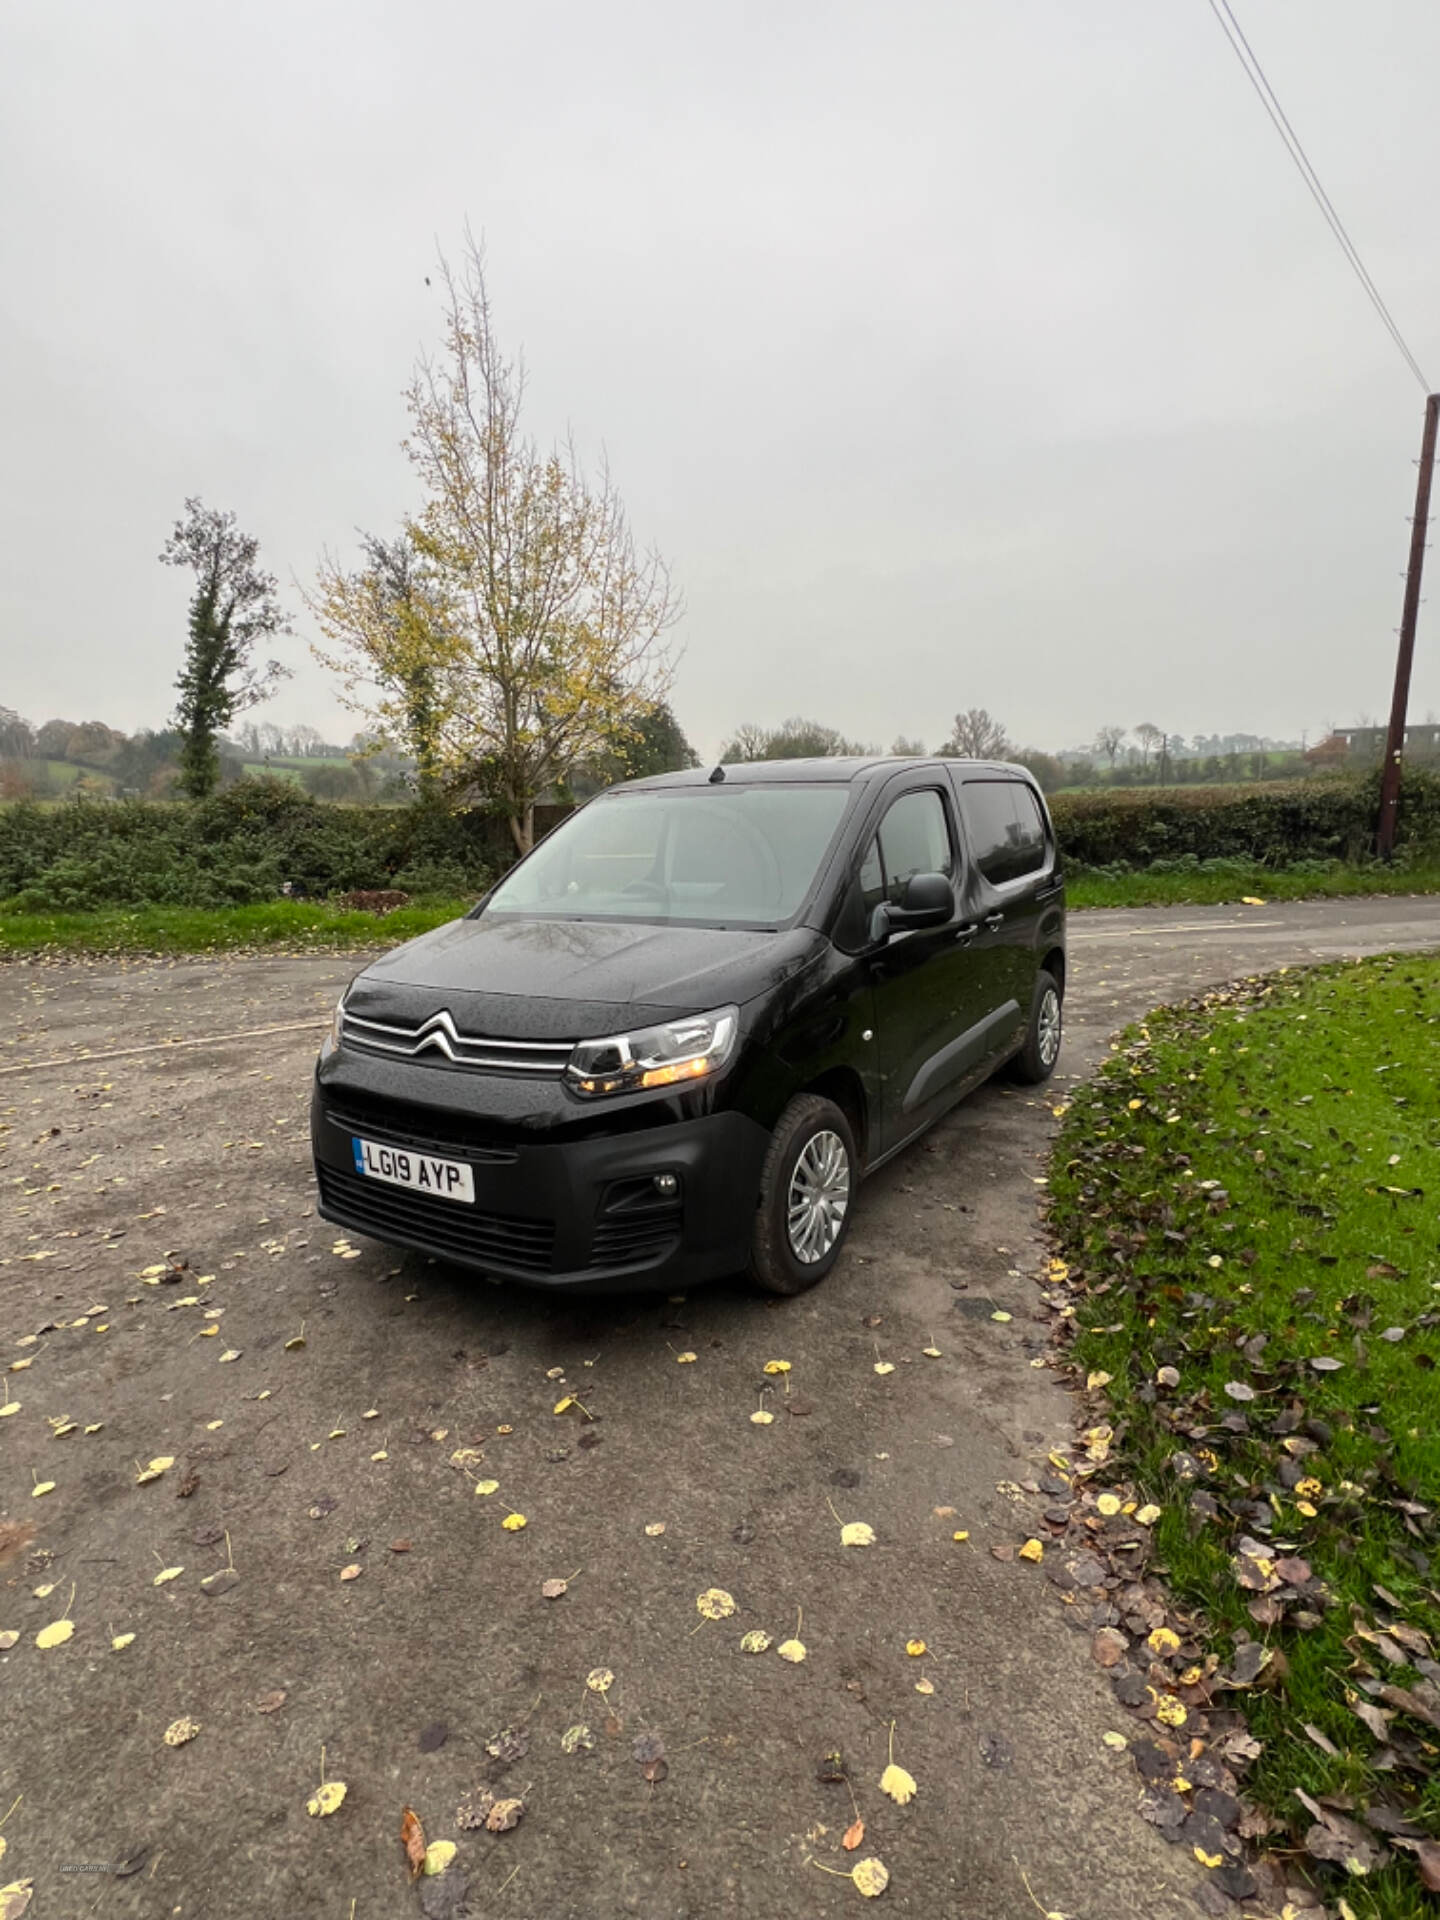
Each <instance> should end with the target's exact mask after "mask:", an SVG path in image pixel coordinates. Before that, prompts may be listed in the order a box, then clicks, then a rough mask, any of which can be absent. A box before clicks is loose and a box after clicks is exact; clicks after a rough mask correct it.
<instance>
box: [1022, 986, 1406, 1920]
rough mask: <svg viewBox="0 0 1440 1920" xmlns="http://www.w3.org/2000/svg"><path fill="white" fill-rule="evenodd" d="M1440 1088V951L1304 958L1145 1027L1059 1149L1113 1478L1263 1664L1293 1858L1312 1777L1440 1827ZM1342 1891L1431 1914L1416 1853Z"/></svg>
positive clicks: (1086, 1370) (1199, 1595)
mask: <svg viewBox="0 0 1440 1920" xmlns="http://www.w3.org/2000/svg"><path fill="white" fill-rule="evenodd" d="M1437 1081H1440V959H1437V958H1435V957H1430V956H1426V957H1409V956H1406V957H1402V958H1398V959H1386V960H1381V961H1370V962H1364V963H1360V964H1350V965H1346V966H1343V967H1338V968H1326V969H1323V970H1320V971H1317V972H1313V973H1305V974H1289V973H1287V974H1283V975H1280V976H1277V977H1275V978H1273V979H1271V980H1268V981H1264V982H1258V983H1251V984H1250V985H1248V986H1245V987H1243V988H1240V989H1235V990H1232V991H1229V992H1226V993H1221V994H1214V995H1211V996H1209V997H1208V998H1207V999H1206V1000H1205V1001H1204V1002H1203V1003H1201V1004H1196V1005H1192V1006H1190V1007H1188V1008H1182V1009H1174V1010H1168V1011H1167V1010H1162V1011H1161V1012H1159V1013H1157V1014H1155V1015H1152V1016H1151V1018H1150V1019H1149V1020H1148V1021H1146V1022H1144V1023H1143V1024H1142V1025H1141V1026H1140V1027H1138V1028H1135V1029H1132V1030H1131V1031H1130V1032H1129V1033H1128V1034H1127V1035H1126V1036H1125V1037H1124V1039H1123V1040H1122V1042H1121V1043H1120V1046H1119V1049H1118V1051H1117V1052H1116V1054H1115V1055H1114V1057H1113V1058H1112V1059H1111V1061H1110V1062H1109V1063H1108V1065H1107V1067H1106V1069H1105V1070H1104V1071H1103V1072H1102V1074H1101V1075H1100V1076H1099V1078H1098V1080H1097V1081H1096V1082H1094V1083H1092V1084H1091V1085H1090V1086H1088V1087H1086V1088H1084V1089H1082V1090H1081V1091H1080V1092H1079V1093H1077V1094H1076V1096H1075V1098H1074V1101H1073V1104H1072V1105H1071V1107H1070V1110H1069V1112H1068V1113H1067V1114H1066V1116H1065V1120H1064V1126H1063V1128H1062V1132H1061V1136H1060V1140H1059V1144H1058V1146H1057V1149H1056V1152H1055V1157H1054V1162H1053V1173H1052V1180H1051V1194H1052V1207H1053V1215H1052V1219H1053V1226H1054V1229H1055V1231H1056V1234H1057V1236H1058V1241H1059V1251H1060V1253H1061V1255H1062V1257H1063V1258H1064V1259H1065V1260H1066V1261H1067V1262H1068V1263H1069V1267H1070V1275H1069V1280H1068V1285H1069V1287H1070V1288H1071V1290H1072V1291H1071V1298H1072V1299H1073V1300H1074V1301H1075V1303H1076V1307H1077V1314H1076V1324H1077V1326H1078V1329H1079V1333H1078V1339H1077V1344H1076V1347H1075V1358H1076V1360H1077V1361H1078V1363H1079V1367H1080V1370H1081V1374H1082V1377H1086V1378H1089V1379H1095V1378H1096V1377H1097V1376H1099V1378H1098V1380H1097V1387H1098V1388H1103V1391H1104V1394H1105V1397H1106V1399H1107V1400H1108V1403H1109V1408H1110V1412H1109V1415H1108V1418H1109V1420H1110V1422H1111V1423H1112V1424H1113V1426H1114V1428H1115V1431H1116V1435H1117V1454H1118V1457H1115V1456H1112V1464H1111V1468H1110V1469H1109V1471H1111V1472H1112V1473H1113V1474H1114V1475H1115V1477H1117V1478H1121V1479H1124V1480H1125V1481H1128V1482H1129V1483H1130V1484H1131V1485H1133V1487H1134V1489H1135V1497H1136V1498H1137V1499H1143V1500H1145V1501H1149V1502H1154V1503H1155V1504H1156V1505H1157V1506H1159V1507H1160V1508H1161V1509H1162V1512H1161V1517H1160V1518H1159V1520H1158V1522H1157V1523H1156V1524H1155V1528H1154V1542H1155V1548H1156V1551H1157V1555H1158V1561H1159V1563H1160V1564H1161V1565H1162V1566H1163V1567H1164V1568H1165V1569H1167V1570H1168V1577H1169V1581H1170V1585H1171V1588H1172V1590H1173V1591H1174V1593H1175V1594H1176V1595H1177V1597H1178V1599H1179V1602H1180V1604H1181V1606H1182V1608H1183V1609H1186V1610H1188V1611H1189V1612H1190V1613H1191V1614H1192V1616H1193V1619H1194V1621H1195V1623H1196V1633H1195V1637H1196V1640H1197V1641H1198V1643H1199V1645H1200V1646H1201V1647H1202V1648H1203V1649H1204V1650H1205V1651H1206V1652H1207V1653H1209V1654H1213V1655H1214V1656H1215V1657H1216V1658H1217V1659H1218V1661H1219V1663H1220V1671H1221V1673H1222V1674H1227V1673H1230V1672H1232V1671H1233V1669H1232V1667H1231V1663H1232V1661H1234V1660H1235V1659H1236V1657H1237V1654H1238V1651H1239V1649H1240V1646H1241V1644H1242V1642H1243V1641H1244V1640H1245V1639H1247V1638H1248V1639H1251V1640H1253V1641H1255V1642H1258V1643H1260V1644H1261V1646H1263V1648H1264V1650H1265V1665H1264V1666H1263V1667H1262V1668H1261V1669H1260V1672H1259V1674H1252V1675H1251V1679H1250V1681H1249V1682H1248V1683H1247V1682H1244V1681H1243V1679H1242V1682H1241V1684H1240V1685H1238V1686H1237V1687H1236V1689H1235V1690H1234V1691H1223V1692H1221V1693H1219V1694H1218V1695H1217V1696H1216V1700H1215V1704H1216V1705H1230V1704H1238V1705H1240V1706H1241V1707H1242V1709H1243V1710H1244V1712H1245V1714H1246V1716H1247V1718H1248V1720H1249V1724H1250V1730H1251V1732H1252V1733H1253V1734H1254V1735H1255V1736H1256V1737H1257V1738H1258V1739H1259V1740H1260V1741H1261V1742H1262V1744H1263V1751H1262V1752H1261V1754H1260V1756H1259V1758H1258V1760H1257V1761H1256V1763H1255V1766H1254V1768H1253V1771H1252V1772H1251V1774H1250V1776H1249V1777H1248V1779H1247V1781H1246V1792H1247V1794H1249V1795H1250V1796H1251V1797H1253V1799H1255V1800H1256V1801H1257V1802H1258V1803H1259V1804H1260V1805H1261V1806H1263V1807H1264V1808H1265V1809H1267V1810H1268V1811H1269V1812H1270V1813H1271V1814H1272V1815H1273V1816H1274V1818H1275V1819H1276V1820H1277V1821H1278V1822H1279V1823H1281V1830H1280V1831H1279V1832H1278V1833H1277V1834H1276V1835H1274V1836H1273V1838H1272V1844H1276V1845H1279V1846H1281V1847H1284V1846H1286V1845H1290V1844H1296V1843H1303V1841H1304V1838H1305V1835H1306V1831H1307V1829H1308V1828H1309V1827H1310V1826H1311V1816H1310V1814H1309V1813H1307V1812H1305V1811H1304V1809H1303V1808H1302V1806H1301V1804H1300V1803H1299V1802H1298V1801H1297V1799H1296V1797H1295V1795H1296V1789H1303V1790H1305V1791H1306V1792H1308V1793H1309V1794H1310V1795H1312V1796H1315V1797H1316V1798H1317V1799H1319V1798H1320V1797H1321V1796H1326V1795H1329V1796H1338V1798H1336V1799H1333V1800H1332V1801H1330V1802H1329V1803H1328V1804H1330V1805H1331V1806H1332V1807H1334V1808H1336V1809H1349V1810H1350V1813H1351V1817H1352V1818H1355V1819H1363V1815H1364V1810H1365V1809H1366V1807H1367V1806H1370V1805H1373V1804H1376V1803H1382V1802H1383V1803H1384V1804H1385V1805H1386V1806H1387V1807H1390V1808H1396V1809H1402V1810H1403V1811H1404V1812H1405V1813H1406V1814H1407V1815H1409V1816H1410V1817H1411V1818H1413V1819H1414V1820H1416V1821H1417V1822H1418V1824H1419V1826H1420V1827H1421V1828H1422V1829H1423V1831H1424V1832H1425V1833H1426V1834H1428V1835H1430V1836H1431V1837H1434V1836H1435V1835H1437V1834H1440V1781H1437V1779H1436V1776H1435V1772H1434V1764H1433V1763H1434V1759H1435V1756H1436V1751H1437V1745H1440V1739H1437V1736H1440V1685H1437V1684H1436V1683H1437V1681H1440V1665H1437V1664H1436V1655H1437V1652H1440V1593H1437V1592H1436V1590H1435V1575H1434V1552H1435V1546H1436V1537H1437V1523H1436V1513H1437V1511H1440V1417H1437V1416H1440V1388H1437V1375H1436V1365H1437V1362H1440V1298H1437V1294H1440V1244H1437V1231H1436V1215H1437V1201H1440V1177H1437V1174H1440V1101H1437V1098H1436V1085H1437ZM1247 1537H1249V1538H1250V1539H1251V1540H1253V1541H1255V1542H1256V1546H1255V1547H1254V1548H1253V1549H1252V1550H1250V1551H1242V1542H1244V1541H1245V1540H1246V1539H1247ZM1176 1657H1177V1658H1179V1657H1181V1656H1178V1655H1177V1656H1176ZM1186 1657H1188V1656H1186ZM1152 1671H1153V1669H1152ZM1175 1684H1176V1685H1179V1684H1180V1683H1179V1681H1178V1679H1177V1681H1176V1682H1175ZM1357 1708H1358V1709H1361V1711H1358V1712H1357ZM1317 1735H1318V1736H1319V1738H1318V1739H1317V1737H1316V1736H1317ZM1371 1837H1372V1839H1375V1838H1377V1836H1371ZM1437 1858H1440V1855H1437ZM1321 1871H1322V1872H1323V1871H1324V1870H1323V1869H1322V1870H1321ZM1335 1884H1336V1885H1337V1886H1338V1882H1337V1883H1335ZM1343 1891H1344V1892H1345V1895H1346V1898H1347V1899H1348V1900H1349V1901H1350V1904H1351V1907H1352V1909H1353V1911H1354V1912H1355V1914H1356V1915H1357V1916H1358V1920H1370V1917H1371V1916H1375V1917H1381V1916H1383V1920H1423V1916H1425V1915H1428V1914H1431V1913H1433V1911H1434V1908H1433V1905H1432V1904H1431V1901H1430V1898H1429V1896H1428V1895H1427V1894H1425V1893H1424V1892H1422V1890H1421V1885H1420V1881H1419V1878H1418V1876H1417V1874H1416V1872H1415V1869H1414V1865H1413V1862H1412V1860H1411V1859H1410V1857H1409V1856H1408V1855H1407V1854H1405V1853H1404V1852H1399V1853H1396V1854H1395V1856H1394V1859H1393V1863H1392V1864H1390V1865H1388V1866H1384V1867H1381V1866H1379V1865H1378V1864H1377V1865H1375V1867H1374V1870H1372V1871H1370V1872H1368V1873H1366V1874H1364V1875H1363V1876H1356V1877H1355V1878H1353V1879H1352V1880H1351V1881H1350V1884H1349V1885H1348V1886H1346V1887H1345V1888H1344V1889H1343Z"/></svg>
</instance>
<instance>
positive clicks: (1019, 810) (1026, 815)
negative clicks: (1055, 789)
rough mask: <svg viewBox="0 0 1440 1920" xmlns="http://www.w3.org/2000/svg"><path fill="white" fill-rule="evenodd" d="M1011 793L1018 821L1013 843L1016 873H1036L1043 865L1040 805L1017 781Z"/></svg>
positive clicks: (1043, 841)
mask: <svg viewBox="0 0 1440 1920" xmlns="http://www.w3.org/2000/svg"><path fill="white" fill-rule="evenodd" d="M1011 792H1012V793H1013V794H1014V797H1015V813H1016V817H1017V819H1018V821H1019V826H1020V833H1019V838H1018V839H1017V841H1016V843H1015V850H1016V857H1017V863H1018V871H1019V872H1020V873H1022V874H1025V873H1038V872H1039V871H1040V869H1041V868H1042V867H1043V866H1044V864H1045V822H1044V820H1043V819H1042V817H1041V814H1040V803H1039V801H1038V800H1037V799H1036V798H1035V795H1034V793H1033V792H1032V791H1031V789H1030V788H1029V787H1022V786H1021V785H1020V783H1019V782H1018V781H1017V782H1016V783H1015V785H1014V786H1013V787H1012V789H1011Z"/></svg>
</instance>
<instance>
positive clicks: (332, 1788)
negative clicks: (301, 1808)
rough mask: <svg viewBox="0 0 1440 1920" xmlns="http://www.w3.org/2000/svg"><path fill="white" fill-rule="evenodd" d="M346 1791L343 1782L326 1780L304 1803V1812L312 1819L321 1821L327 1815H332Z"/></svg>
mask: <svg viewBox="0 0 1440 1920" xmlns="http://www.w3.org/2000/svg"><path fill="white" fill-rule="evenodd" d="M347 1791H348V1789H347V1787H346V1784H345V1782H344V1781H343V1780H327V1781H326V1782H325V1783H324V1785H323V1786H320V1787H317V1788H316V1790H315V1792H314V1793H312V1794H311V1796H310V1798H309V1799H308V1800H307V1801H306V1802H305V1811H306V1812H307V1813H308V1814H309V1815H310V1816H311V1818H312V1819H317V1820H318V1819H323V1818H324V1816H325V1815H326V1814H327V1813H334V1811H335V1809H336V1808H337V1807H338V1806H339V1805H340V1803H341V1801H342V1800H343V1799H344V1798H345V1795H346V1792H347Z"/></svg>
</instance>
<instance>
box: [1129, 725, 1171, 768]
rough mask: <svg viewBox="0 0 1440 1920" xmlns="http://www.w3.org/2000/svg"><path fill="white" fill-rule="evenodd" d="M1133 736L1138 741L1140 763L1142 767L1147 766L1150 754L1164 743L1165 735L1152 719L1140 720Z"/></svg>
mask: <svg viewBox="0 0 1440 1920" xmlns="http://www.w3.org/2000/svg"><path fill="white" fill-rule="evenodd" d="M1135 738H1136V739H1137V740H1138V741H1139V742H1140V765H1141V767H1142V769H1143V768H1145V767H1148V766H1149V764H1150V755H1151V754H1152V753H1153V752H1154V751H1155V749H1156V748H1157V747H1160V746H1163V745H1164V744H1165V735H1164V734H1163V733H1162V732H1161V730H1160V728H1159V727H1157V726H1156V725H1155V723H1154V722H1153V721H1152V720H1142V721H1141V722H1140V725H1139V726H1138V727H1136V729H1135Z"/></svg>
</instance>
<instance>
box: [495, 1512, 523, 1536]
mask: <svg viewBox="0 0 1440 1920" xmlns="http://www.w3.org/2000/svg"><path fill="white" fill-rule="evenodd" d="M500 1524H501V1526H502V1527H503V1528H504V1529H505V1531H506V1533H519V1531H520V1529H521V1528H522V1527H523V1526H525V1525H526V1524H527V1523H526V1519H525V1516H524V1514H523V1513H507V1514H506V1516H505V1518H504V1519H503V1520H502V1521H501V1522H500Z"/></svg>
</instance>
